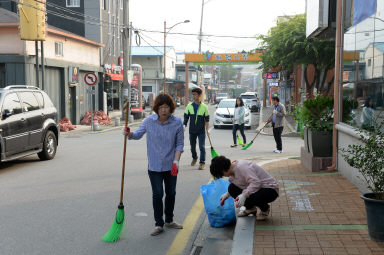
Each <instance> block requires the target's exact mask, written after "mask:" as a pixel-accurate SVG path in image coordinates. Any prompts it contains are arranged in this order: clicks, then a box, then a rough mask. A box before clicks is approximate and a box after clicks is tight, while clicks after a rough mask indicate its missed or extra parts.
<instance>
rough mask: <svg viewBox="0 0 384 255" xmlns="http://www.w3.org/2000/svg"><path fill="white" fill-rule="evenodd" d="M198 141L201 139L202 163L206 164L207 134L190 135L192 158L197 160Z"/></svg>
mask: <svg viewBox="0 0 384 255" xmlns="http://www.w3.org/2000/svg"><path fill="white" fill-rule="evenodd" d="M196 139H199V148H200V163H204V164H205V132H203V133H201V134H191V133H190V134H189V141H190V142H191V152H192V158H194V159H197V152H196Z"/></svg>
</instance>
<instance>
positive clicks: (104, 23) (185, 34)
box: [10, 0, 255, 39]
mask: <svg viewBox="0 0 384 255" xmlns="http://www.w3.org/2000/svg"><path fill="white" fill-rule="evenodd" d="M10 1H12V2H15V3H17V4H21V5H24V6H28V7H31V8H34V9H37V10H39V11H43V12H45V13H47V14H52V15H54V16H57V17H60V18H63V19H67V20H71V21H75V22H78V23H82V24H90V25H94V26H104V27H107V26H113V27H120V28H125V26H124V25H123V24H122V25H120V24H116V23H109V22H106V21H102V20H100V19H98V18H96V17H93V16H89V15H84V14H81V13H78V12H75V11H71V10H67V9H66V11H67V12H70V13H72V14H75V15H78V16H80V15H81V16H82V17H87V18H89V19H91V20H95V22H92V21H88V20H83V19H79V18H75V17H73V16H68V15H67V14H63V13H59V12H56V11H52V10H47V9H45V10H44V9H40V8H37V7H36V6H33V5H31V4H27V3H20V2H19V1H18V0H10ZM36 2H38V3H43V2H41V1H38V0H37V1H36ZM48 5H50V6H51V7H54V6H53V4H51V3H50V4H48ZM55 8H59V7H57V6H55ZM60 8H61V10H64V9H63V8H64V7H60ZM135 30H138V31H141V32H148V33H161V34H164V31H157V30H148V29H142V28H135ZM167 34H172V35H183V36H199V34H196V33H178V32H167ZM203 36H205V37H218V38H232V39H255V36H232V35H214V34H204V35H203Z"/></svg>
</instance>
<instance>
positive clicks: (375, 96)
mask: <svg viewBox="0 0 384 255" xmlns="http://www.w3.org/2000/svg"><path fill="white" fill-rule="evenodd" d="M366 8H371V7H369V5H367V7H366ZM366 11H367V13H372V15H371V16H370V17H367V18H361V19H356V18H355V19H354V25H353V26H352V27H350V28H349V29H348V30H347V31H346V33H345V35H344V70H343V90H342V92H343V98H344V103H343V105H344V107H343V112H345V113H344V114H347V113H348V112H351V114H350V115H349V117H347V118H345V119H344V120H343V121H344V122H347V123H348V124H350V125H352V126H355V127H362V128H365V129H370V128H372V127H373V126H374V122H375V121H382V120H383V114H382V111H383V109H384V79H383V77H384V0H377V10H376V9H371V10H369V9H367V10H366ZM350 109H351V111H350ZM344 114H343V115H344Z"/></svg>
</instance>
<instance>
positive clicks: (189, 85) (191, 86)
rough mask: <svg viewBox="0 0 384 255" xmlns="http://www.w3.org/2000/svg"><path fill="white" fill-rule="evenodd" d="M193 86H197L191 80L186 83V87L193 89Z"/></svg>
mask: <svg viewBox="0 0 384 255" xmlns="http://www.w3.org/2000/svg"><path fill="white" fill-rule="evenodd" d="M194 88H198V86H196V85H195V84H193V83H192V82H190V83H188V89H194Z"/></svg>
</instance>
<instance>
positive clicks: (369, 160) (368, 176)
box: [340, 122, 384, 242]
mask: <svg viewBox="0 0 384 255" xmlns="http://www.w3.org/2000/svg"><path fill="white" fill-rule="evenodd" d="M383 130H384V122H381V123H377V124H376V125H375V128H374V129H373V130H371V131H366V130H362V129H357V132H358V133H359V135H360V142H361V143H359V144H352V145H348V147H346V148H342V149H340V151H341V155H342V157H343V158H344V160H345V161H346V162H347V163H348V164H349V165H350V166H351V167H354V168H356V169H357V170H358V171H359V173H360V174H361V176H362V179H363V180H364V181H365V182H366V184H367V188H368V189H369V190H370V191H371V192H370V193H365V194H363V195H361V198H362V199H364V203H365V208H366V212H367V223H368V232H369V235H370V237H371V238H372V239H373V240H376V241H381V242H383V241H384V132H383ZM360 178H361V177H360Z"/></svg>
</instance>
